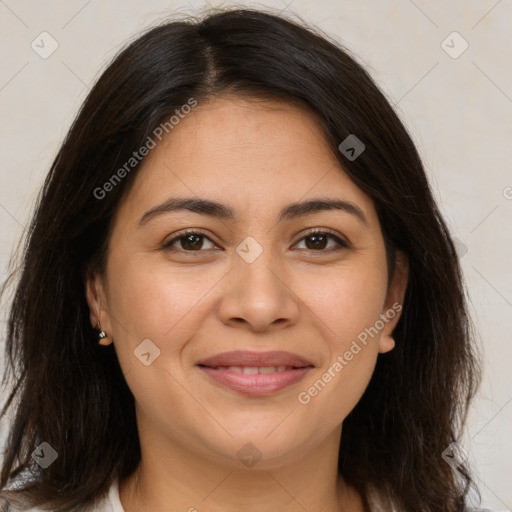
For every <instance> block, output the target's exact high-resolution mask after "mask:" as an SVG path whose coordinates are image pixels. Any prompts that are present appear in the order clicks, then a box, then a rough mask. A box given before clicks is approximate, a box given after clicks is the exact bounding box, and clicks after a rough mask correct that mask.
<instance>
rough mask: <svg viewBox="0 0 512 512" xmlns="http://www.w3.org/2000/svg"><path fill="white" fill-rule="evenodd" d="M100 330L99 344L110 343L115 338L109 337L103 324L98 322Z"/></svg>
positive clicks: (105, 344)
mask: <svg viewBox="0 0 512 512" xmlns="http://www.w3.org/2000/svg"><path fill="white" fill-rule="evenodd" d="M98 330H99V331H100V332H99V333H98V344H99V345H104V346H107V345H110V344H111V343H112V342H113V341H114V340H113V339H112V338H109V337H108V336H107V333H106V332H105V331H104V330H103V329H102V328H101V324H100V323H99V322H98Z"/></svg>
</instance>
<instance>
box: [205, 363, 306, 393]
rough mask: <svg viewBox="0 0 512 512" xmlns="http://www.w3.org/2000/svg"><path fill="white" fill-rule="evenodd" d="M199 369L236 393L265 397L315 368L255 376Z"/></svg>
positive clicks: (296, 380)
mask: <svg viewBox="0 0 512 512" xmlns="http://www.w3.org/2000/svg"><path fill="white" fill-rule="evenodd" d="M199 368H200V369H201V370H202V371H204V372H205V373H206V374H207V375H209V376H210V377H211V378H212V379H213V380H215V381H216V382H218V383H219V384H223V385H224V386H227V387H228V388H230V389H232V390H234V391H238V392H239V393H242V394H244V395H250V396H264V395H271V394H272V393H276V392H277V391H279V390H281V389H283V388H286V387H288V386H291V385H292V384H295V383H296V382H298V381H299V380H300V379H302V377H304V375H305V374H306V373H307V372H308V371H309V370H311V369H312V368H313V367H312V366H304V367H303V368H294V369H293V370H284V371H282V372H274V373H255V374H245V373H240V372H236V371H232V370H228V369H227V368H219V369H215V368H209V367H207V366H200V367H199Z"/></svg>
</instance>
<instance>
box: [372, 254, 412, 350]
mask: <svg viewBox="0 0 512 512" xmlns="http://www.w3.org/2000/svg"><path fill="white" fill-rule="evenodd" d="M408 279H409V260H408V258H407V256H406V254H405V253H404V252H402V251H397V253H396V264H395V272H394V274H393V276H392V278H391V282H390V283H389V287H388V293H387V297H386V301H385V304H384V308H383V310H382V313H381V319H382V321H383V322H384V328H383V329H382V331H381V335H380V339H379V352H380V353H381V354H384V353H386V352H389V351H390V350H392V349H393V348H394V347H395V340H394V339H393V331H394V329H395V327H396V324H397V323H398V320H399V319H400V316H401V313H402V309H403V302H404V296H405V290H406V288H407V281H408Z"/></svg>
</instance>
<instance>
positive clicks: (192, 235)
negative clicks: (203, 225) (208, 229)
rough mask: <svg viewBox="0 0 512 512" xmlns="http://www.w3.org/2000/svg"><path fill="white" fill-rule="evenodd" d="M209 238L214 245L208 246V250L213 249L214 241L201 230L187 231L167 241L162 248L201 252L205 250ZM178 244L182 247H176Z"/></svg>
mask: <svg viewBox="0 0 512 512" xmlns="http://www.w3.org/2000/svg"><path fill="white" fill-rule="evenodd" d="M205 240H208V241H209V242H210V244H211V245H212V247H206V250H208V249H213V248H214V247H216V246H215V244H214V243H213V242H212V240H211V239H210V238H208V237H207V236H206V235H205V234H204V233H202V232H201V231H193V230H189V231H185V232H184V233H182V234H180V235H178V236H176V237H174V238H173V239H172V240H169V241H168V242H165V243H164V245H163V246H162V249H167V250H171V251H180V250H182V251H185V252H200V251H201V250H202V249H203V250H204V249H205V247H204V245H205V244H204V242H205ZM176 244H179V246H181V247H175V245H176Z"/></svg>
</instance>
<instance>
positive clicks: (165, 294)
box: [109, 255, 220, 354]
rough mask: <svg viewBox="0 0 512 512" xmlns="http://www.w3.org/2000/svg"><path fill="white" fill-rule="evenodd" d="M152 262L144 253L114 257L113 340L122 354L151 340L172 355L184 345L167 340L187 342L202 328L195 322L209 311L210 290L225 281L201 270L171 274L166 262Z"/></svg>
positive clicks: (111, 273) (111, 292)
mask: <svg viewBox="0 0 512 512" xmlns="http://www.w3.org/2000/svg"><path fill="white" fill-rule="evenodd" d="M148 260H149V259H148V258H147V257H146V258H144V256H143V255H141V256H140V257H139V256H137V255H135V256H134V257H132V258H124V259H123V258H119V257H114V255H112V258H111V265H110V269H109V283H110V285H109V305H110V312H111V316H112V318H113V331H114V338H115V339H116V337H117V341H118V342H120V343H118V345H120V347H121V348H122V349H123V350H128V349H131V350H133V349H134V348H135V347H136V346H137V345H138V344H140V343H141V341H142V340H144V339H146V338H149V339H151V340H152V341H154V343H155V344H156V345H157V346H159V347H160V348H162V347H164V346H165V351H166V354H170V352H176V351H178V350H179V349H180V347H179V344H176V343H168V341H166V340H180V339H187V333H188V332H189V331H190V334H192V332H193V329H197V322H195V321H194V319H195V318H197V317H198V316H199V315H201V314H202V312H204V311H203V310H204V308H205V307H206V304H207V302H208V301H207V297H208V292H209V291H210V290H211V289H212V288H213V287H214V286H215V284H216V283H217V282H218V281H219V278H220V277H219V276H217V273H216V272H211V273H208V274H206V273H202V274H199V273H198V272H197V269H196V270H195V271H194V270H193V269H192V270H191V269H187V270H186V271H185V270H181V271H180V270H179V269H174V270H173V271H172V272H171V271H170V265H169V264H168V263H166V262H165V261H164V262H161V261H158V262H151V261H148ZM194 326H195V327H194Z"/></svg>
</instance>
